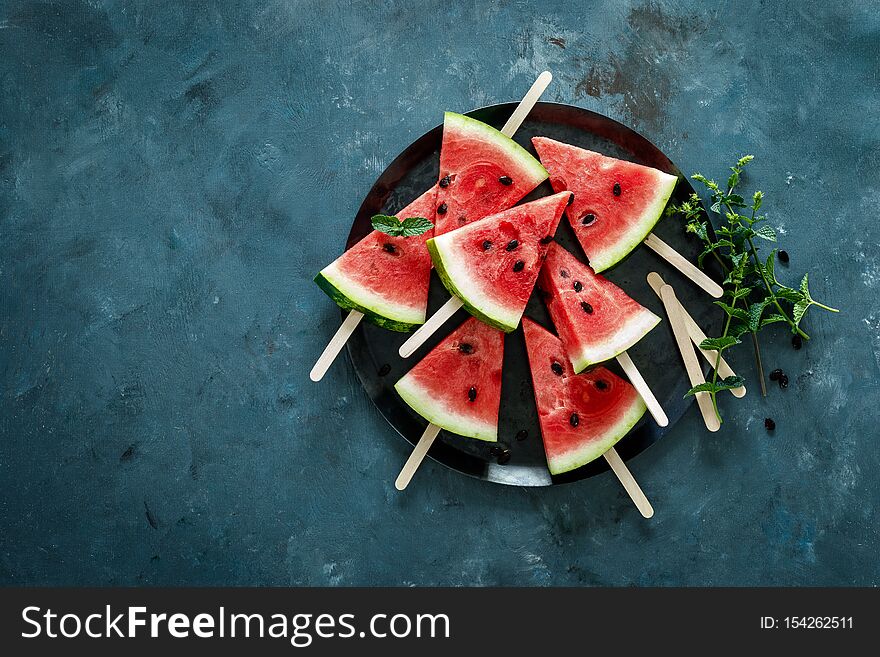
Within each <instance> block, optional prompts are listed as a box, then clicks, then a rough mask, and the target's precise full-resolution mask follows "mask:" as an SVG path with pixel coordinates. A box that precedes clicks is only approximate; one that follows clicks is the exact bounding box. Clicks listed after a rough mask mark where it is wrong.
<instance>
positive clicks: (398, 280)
mask: <svg viewBox="0 0 880 657" xmlns="http://www.w3.org/2000/svg"><path fill="white" fill-rule="evenodd" d="M437 189H438V188H437V186H436V185H435V186H434V187H432V188H431V189H429V190H428V191H427V192H425V193H424V194H422V195H421V196H419V197H418V198H417V199H416V200H415V201H413V202H412V203H410V204H409V205H408V206H406V207H405V208H404V209H403V210H401V211H400V212H398V213H397V217H398V219H401V220H403V219H406V218H408V217H426V218H428V219H430V218H431V217H432V216H433V215H434V205H435V201H436V199H437ZM431 234H432V232H431V231H428V232H426V233H423V234H421V235H418V236H415V237H392V236H390V235H387V234H385V233H383V232H381V231H378V230H374V231H373V232H371V233H370V234H369V235H367V236H366V237H365V238H364V239H362V240H361V241H360V242H358V243H357V244H355V245H354V246H353V247H351V248H350V249H349V250H348V251H346V252H345V253H343V254H342V255H341V256H339V257H338V258H337V259H336V260H334V261H333V262H332V263H330V264H329V265H327V266H326V267H325V268H324V269H322V270H321V271H320V272H319V273H318V275H317V276H315V282H316V283H317V284H318V286H319V287H320V288H321V289H322V290H324V292H326V293H327V294H328V295H329V296H330V298H331V299H333V301H335V302H336V303H337V305H339V306H340V307H342V308H346V309H350V310H359V311H360V312H362V313H364V315H365V317H366V318H367V319H369V320H370V321H371V322H373V323H374V324H378V325H379V326H382V327H384V328H387V329H391V330H392V331H410V330H412V329H413V328H414V327H415V326H417V325H419V324H424V323H425V314H426V311H427V308H428V284H429V283H430V279H431V256H430V255H429V254H428V250H427V249H426V248H425V240H427V239H428V238H429V237H431Z"/></svg>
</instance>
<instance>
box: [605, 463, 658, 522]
mask: <svg viewBox="0 0 880 657" xmlns="http://www.w3.org/2000/svg"><path fill="white" fill-rule="evenodd" d="M602 456H604V457H605V460H606V461H608V465H610V466H611V470H612V471H613V472H614V474H615V475H616V476H617V479H618V480H619V481H620V483H621V485H622V486H623V488H624V490H626V492H627V493H628V494H629V498H630V499H631V500H632V501H633V504H635V505H636V508H637V509H638V510H639V513H641V514H642V517H644V518H650V517H652V516H653V515H654V507H652V506H651V503H650V502H649V501H648V498H647V497H645V494H644V493H643V492H642V489H641V487H640V486H639V483H638V482H637V481H636V479H635V477H633V476H632V472H630V471H629V468H627V467H626V464H625V463H624V462H623V459H622V458H620V454H618V453H617V450H616V449H614V448H613V447H612V448H611V449H609V450H608V451H607V452H605V453H604V454H603V455H602Z"/></svg>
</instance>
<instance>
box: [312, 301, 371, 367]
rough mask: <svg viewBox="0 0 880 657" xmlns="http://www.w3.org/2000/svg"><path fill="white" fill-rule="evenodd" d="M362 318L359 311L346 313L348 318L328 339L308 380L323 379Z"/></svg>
mask: <svg viewBox="0 0 880 657" xmlns="http://www.w3.org/2000/svg"><path fill="white" fill-rule="evenodd" d="M363 318H364V314H363V313H362V312H360V311H359V310H352V311H351V312H350V313H348V316H347V317H346V318H345V320H344V321H343V322H342V324H341V325H340V326H339V328H338V329H336V334H335V335H334V336H333V337H332V338H330V342H328V343H327V346H326V347H324V351H323V352H322V353H321V355H320V357H319V358H318V361H317V362H316V363H315V366H314V367H313V368H312V371H311V372H309V378H310V379H311V380H312V381H315V382H317V381H320V380H321V379H323V378H324V375H325V374H326V373H327V370H328V369H329V368H330V365H331V363H333V361H334V360H336V357H337V356H338V355H339V352H340V351H342V347H344V346H345V343H346V341H347V340H348V339H349V338H350V337H351V334H352V333H354V330H355V329H356V328H357V325H358V324H360V323H361V320H362V319H363Z"/></svg>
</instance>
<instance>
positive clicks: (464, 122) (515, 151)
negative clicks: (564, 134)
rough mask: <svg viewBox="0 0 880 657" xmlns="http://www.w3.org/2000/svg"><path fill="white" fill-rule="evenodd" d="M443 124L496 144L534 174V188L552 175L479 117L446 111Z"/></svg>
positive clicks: (528, 172) (525, 151) (527, 172)
mask: <svg viewBox="0 0 880 657" xmlns="http://www.w3.org/2000/svg"><path fill="white" fill-rule="evenodd" d="M443 125H444V126H447V125H448V126H450V127H452V128H453V129H454V130H455V131H456V132H457V133H459V134H461V133H471V134H473V135H474V137H475V138H476V139H479V140H482V141H488V142H491V143H492V144H494V145H495V146H496V147H498V148H499V149H500V150H501V151H503V152H505V153H506V154H507V155H508V156H510V158H511V159H512V160H514V161H515V162H516V163H517V164H519V165H520V167H522V169H523V170H524V172H525V173H526V174H528V175H530V176H532V178H531V182H532V183H533V185H532V188H534V187H537V186H538V185H539V184H540V183H541V182H543V181H544V180H546V179H547V177H548V176H549V175H550V174H549V173H547V169H545V168H544V165H543V164H541V162H540V161H539V160H538V159H537V158H536V157H535V156H534V155H532V154H531V153H529V152H528V151H527V150H526V149H525V148H523V147H522V146H520V145H519V144H517V143H516V142H515V141H514V140H513V139H511V138H510V137H508V136H506V135H505V134H504V133H502V132H500V131H499V130H496V129H495V128H493V127H492V126H490V125H488V124H486V123H483V122H482V121H477V119H472V118H471V117H469V116H465V115H464V114H458V113H456V112H446V113H445V114H444V115H443Z"/></svg>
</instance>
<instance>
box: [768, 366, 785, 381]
mask: <svg viewBox="0 0 880 657" xmlns="http://www.w3.org/2000/svg"><path fill="white" fill-rule="evenodd" d="M781 376H782V370H780V369H775V370H773V371H772V372H770V380H771V381H779V378H780V377H781Z"/></svg>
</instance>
